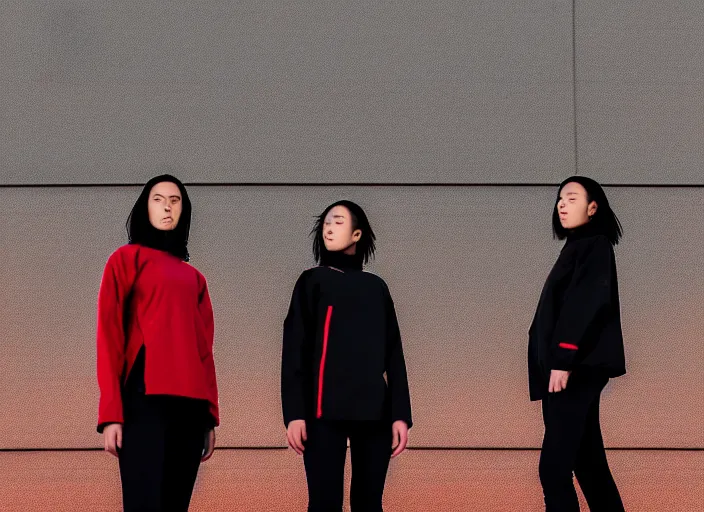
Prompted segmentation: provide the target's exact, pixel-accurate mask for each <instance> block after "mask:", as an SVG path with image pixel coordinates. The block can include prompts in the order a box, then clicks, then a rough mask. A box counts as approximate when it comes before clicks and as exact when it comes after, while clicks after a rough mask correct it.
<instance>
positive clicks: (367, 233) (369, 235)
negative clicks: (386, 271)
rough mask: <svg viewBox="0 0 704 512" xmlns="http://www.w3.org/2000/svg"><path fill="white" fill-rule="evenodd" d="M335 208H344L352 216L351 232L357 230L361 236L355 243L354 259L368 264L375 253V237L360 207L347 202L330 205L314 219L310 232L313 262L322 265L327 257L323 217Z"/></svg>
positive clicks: (328, 252)
mask: <svg viewBox="0 0 704 512" xmlns="http://www.w3.org/2000/svg"><path fill="white" fill-rule="evenodd" d="M336 206H344V207H345V208H347V209H348V210H349V211H350V215H351V216H352V219H351V220H352V231H354V230H357V229H359V230H360V231H361V232H362V236H361V237H360V239H359V242H357V251H356V252H355V258H358V259H359V260H360V262H361V263H363V264H366V263H368V262H369V261H370V260H371V259H373V258H374V253H375V252H376V243H375V240H376V235H375V234H374V230H373V229H372V226H371V224H369V219H368V218H367V214H366V213H364V210H362V207H361V206H359V205H358V204H356V203H353V202H352V201H347V200H342V201H337V202H336V203H333V204H331V205H330V206H328V207H327V208H325V210H323V213H321V214H320V215H318V216H317V217H316V219H315V225H314V226H313V229H312V230H311V232H310V234H311V236H312V237H313V257H314V258H315V262H316V263H324V262H325V261H326V260H327V259H328V257H329V254H330V251H328V250H327V249H326V248H325V240H323V226H324V224H325V217H327V215H328V213H330V210H332V209H333V208H335V207H336Z"/></svg>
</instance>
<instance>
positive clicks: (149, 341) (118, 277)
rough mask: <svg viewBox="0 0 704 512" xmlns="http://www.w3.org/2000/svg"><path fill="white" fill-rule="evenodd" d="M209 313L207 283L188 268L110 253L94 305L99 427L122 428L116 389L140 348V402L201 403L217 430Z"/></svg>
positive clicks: (153, 257) (136, 253)
mask: <svg viewBox="0 0 704 512" xmlns="http://www.w3.org/2000/svg"><path fill="white" fill-rule="evenodd" d="M213 337H214V322H213V309H212V305H211V303H210V296H209V295H208V287H207V284H206V281H205V277H203V275H202V274H201V273H200V272H198V270H196V269H195V268H193V267H192V266H191V265H189V264H188V263H186V262H184V261H182V260H180V259H179V258H177V257H175V256H173V255H171V254H169V253H167V252H164V251H160V250H157V249H151V248H149V247H144V246H141V245H137V244H131V245H124V246H122V247H120V248H119V249H118V250H117V251H115V252H114V253H113V254H112V255H111V256H110V258H109V259H108V262H107V264H106V266H105V272H104V273H103V280H102V283H101V285H100V294H99V297H98V329H97V338H98V339H97V341H98V347H97V359H98V361H97V372H98V385H99V387H100V404H99V408H98V409H99V410H98V426H99V428H100V426H101V425H104V424H106V423H113V422H114V423H122V422H123V410H122V396H121V391H120V389H121V385H122V384H124V382H125V381H126V379H127V376H128V375H129V372H130V370H131V369H132V365H133V364H134V362H135V359H136V358H137V354H138V353H139V350H140V348H141V347H142V346H143V345H144V347H145V366H144V384H145V389H146V391H145V392H146V394H149V395H176V396H184V397H190V398H198V399H203V400H207V401H208V402H209V403H210V413H211V414H212V415H213V418H214V419H215V424H216V425H218V424H219V423H220V416H219V409H218V388H217V382H216V378H215V362H214V360H213Z"/></svg>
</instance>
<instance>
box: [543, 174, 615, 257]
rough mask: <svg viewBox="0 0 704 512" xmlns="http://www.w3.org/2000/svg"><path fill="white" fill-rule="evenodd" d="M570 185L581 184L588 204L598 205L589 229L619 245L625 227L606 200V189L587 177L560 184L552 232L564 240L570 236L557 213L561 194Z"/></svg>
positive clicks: (571, 179)
mask: <svg viewBox="0 0 704 512" xmlns="http://www.w3.org/2000/svg"><path fill="white" fill-rule="evenodd" d="M568 183H579V184H580V185H582V186H583V187H584V189H585V190H586V191H587V204H589V203H591V202H592V201H595V202H596V204H597V209H596V213H595V214H594V216H593V217H592V218H591V220H590V221H589V229H590V231H592V232H594V233H598V234H601V235H604V236H606V238H608V239H609V242H611V245H616V244H618V242H619V240H620V239H621V237H622V236H623V227H622V226H621V222H620V221H619V220H618V217H616V214H615V213H614V211H613V210H612V209H611V205H610V204H609V200H608V199H607V198H606V193H605V192H604V189H603V188H601V185H599V184H598V183H597V182H596V181H594V180H593V179H591V178H587V177H585V176H572V177H570V178H567V179H566V180H565V181H563V182H562V183H560V188H559V189H558V190H557V200H556V201H555V208H553V209H552V231H553V235H554V236H555V238H557V239H559V240H564V239H565V238H567V236H568V235H569V234H570V230H569V229H565V228H564V227H562V224H561V223H560V214H559V213H558V211H557V203H559V201H560V193H561V192H562V189H563V188H565V185H567V184H568Z"/></svg>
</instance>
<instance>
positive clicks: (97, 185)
mask: <svg viewBox="0 0 704 512" xmlns="http://www.w3.org/2000/svg"><path fill="white" fill-rule="evenodd" d="M185 185H186V186H189V187H262V188H265V187H271V188H274V187H298V188H304V187H363V188H375V187H378V188H387V187H399V188H403V187H408V188H411V187H438V188H442V187H456V188H474V187H476V188H479V187H486V188H488V187H498V188H512V187H549V188H554V187H556V186H557V185H558V184H557V183H426V182H417V183H320V182H316V183H298V182H295V183H273V182H242V183H236V182H232V183H205V182H185ZM602 185H603V186H605V187H613V188H704V183H702V184H694V183H682V184H675V183H607V182H603V183H602ZM142 186H144V183H41V184H40V183H27V184H0V189H21V188H30V189H32V188H119V187H142Z"/></svg>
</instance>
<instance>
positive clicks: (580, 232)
mask: <svg viewBox="0 0 704 512" xmlns="http://www.w3.org/2000/svg"><path fill="white" fill-rule="evenodd" d="M553 231H554V233H555V236H556V237H557V238H559V239H560V240H563V239H566V243H565V246H564V247H563V249H562V252H561V253H560V256H559V257H558V259H557V262H556V263H555V265H554V267H553V269H552V271H551V272H550V275H549V276H548V278H547V281H546V283H545V286H544V288H543V291H542V294H541V296H540V302H539V303H538V308H537V311H536V313H535V318H534V320H533V324H532V325H531V328H530V342H529V347H528V370H529V381H530V398H531V400H542V401H543V404H542V405H543V419H544V423H545V437H544V439H543V446H542V450H541V454H540V467H539V473H540V481H541V484H542V486H543V492H544V497H545V506H546V510H547V511H548V512H579V502H578V500H577V494H576V492H575V489H574V484H573V482H572V473H573V472H574V474H575V476H576V477H577V480H578V481H579V485H580V488H581V489H582V492H583V493H584V496H585V498H586V499H587V503H588V504H589V508H590V509H591V510H595V511H608V512H619V511H622V510H624V508H623V504H622V503H621V498H620V496H619V492H618V489H617V488H616V484H615V483H614V480H613V477H612V476H611V471H610V470H609V465H608V462H607V460H606V452H605V450H604V442H603V439H602V436H601V427H600V425H599V402H600V398H601V392H602V390H603V389H604V387H605V386H606V384H607V382H608V380H609V378H612V377H618V376H621V375H623V374H624V373H626V367H625V358H624V349H623V335H622V333H621V313H620V304H619V296H618V279H617V276H616V261H615V258H614V250H613V246H614V245H616V244H617V243H618V241H619V239H620V238H621V234H622V233H621V224H620V223H619V221H618V218H617V217H616V215H615V214H614V212H613V211H612V210H611V207H610V206H609V202H608V200H607V199H606V194H605V193H604V191H603V189H602V188H601V186H600V185H599V184H598V183H597V182H596V181H594V180H592V179H589V178H585V177H582V176H573V177H571V178H568V179H567V180H565V181H564V182H563V183H562V184H561V185H560V188H559V190H558V197H557V203H556V206H555V209H554V210H553Z"/></svg>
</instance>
